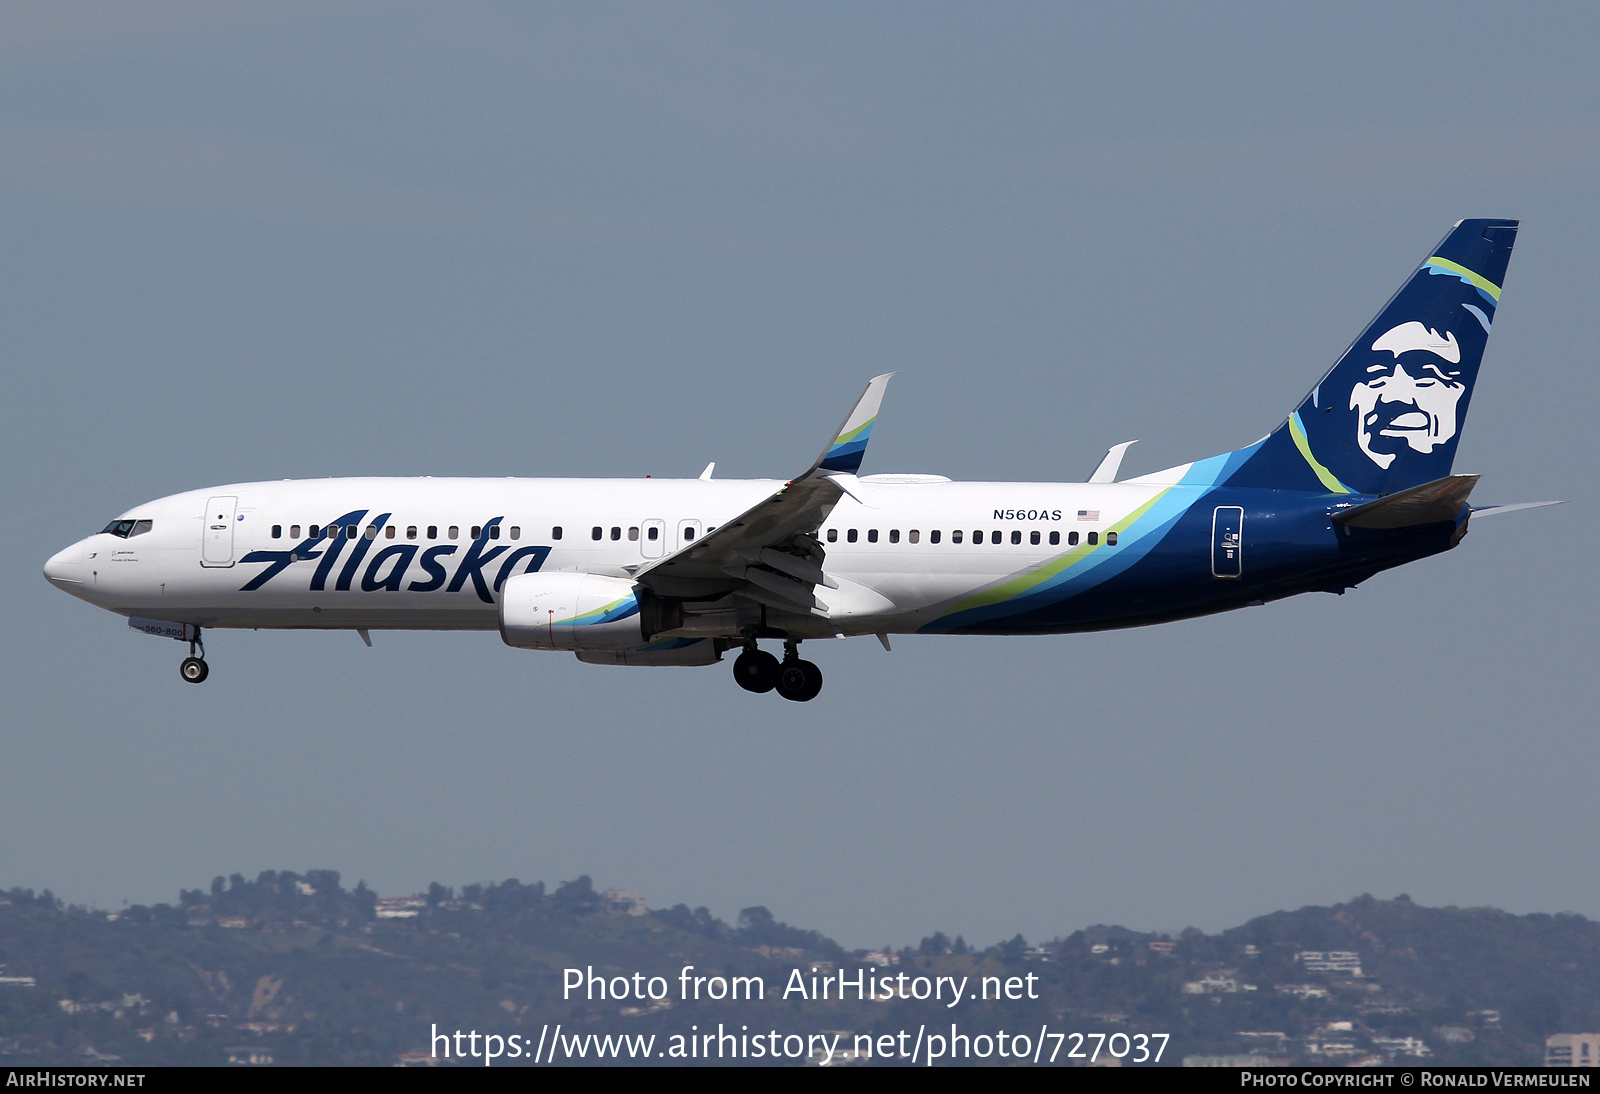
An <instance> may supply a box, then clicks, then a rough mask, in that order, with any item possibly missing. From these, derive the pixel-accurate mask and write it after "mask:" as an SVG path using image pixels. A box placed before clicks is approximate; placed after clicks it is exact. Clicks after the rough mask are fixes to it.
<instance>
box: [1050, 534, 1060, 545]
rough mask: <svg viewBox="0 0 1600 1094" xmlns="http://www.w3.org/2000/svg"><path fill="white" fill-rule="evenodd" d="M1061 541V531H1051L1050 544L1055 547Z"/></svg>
mask: <svg viewBox="0 0 1600 1094" xmlns="http://www.w3.org/2000/svg"><path fill="white" fill-rule="evenodd" d="M1060 542H1061V533H1060V532H1051V533H1050V546H1052V547H1055V546H1056V545H1058V544H1059V543H1060Z"/></svg>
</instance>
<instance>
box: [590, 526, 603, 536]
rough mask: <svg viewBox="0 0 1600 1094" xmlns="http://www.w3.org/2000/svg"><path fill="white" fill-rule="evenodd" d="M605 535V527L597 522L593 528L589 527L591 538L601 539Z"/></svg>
mask: <svg viewBox="0 0 1600 1094" xmlns="http://www.w3.org/2000/svg"><path fill="white" fill-rule="evenodd" d="M603 535H605V532H604V530H603V529H601V527H600V526H599V525H598V524H596V525H595V526H594V527H593V528H591V529H589V538H590V539H599V538H600V537H601V536H603Z"/></svg>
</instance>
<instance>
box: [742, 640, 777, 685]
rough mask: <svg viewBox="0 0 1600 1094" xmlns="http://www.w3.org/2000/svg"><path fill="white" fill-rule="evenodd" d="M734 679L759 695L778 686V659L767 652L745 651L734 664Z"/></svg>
mask: <svg viewBox="0 0 1600 1094" xmlns="http://www.w3.org/2000/svg"><path fill="white" fill-rule="evenodd" d="M733 679H734V681H735V682H737V683H738V685H739V686H740V687H742V688H744V690H746V691H753V692H755V693H756V694H757V695H760V694H762V693H764V692H768V691H771V690H772V689H773V688H775V687H777V686H778V659H777V658H776V657H774V656H772V654H770V653H768V652H767V651H766V650H745V651H744V652H743V653H741V654H740V655H739V656H738V657H737V658H735V659H734V662H733Z"/></svg>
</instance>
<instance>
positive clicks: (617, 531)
mask: <svg viewBox="0 0 1600 1094" xmlns="http://www.w3.org/2000/svg"><path fill="white" fill-rule="evenodd" d="M611 538H612V539H621V538H622V529H621V528H618V527H617V526H616V525H614V524H613V525H612V526H611Z"/></svg>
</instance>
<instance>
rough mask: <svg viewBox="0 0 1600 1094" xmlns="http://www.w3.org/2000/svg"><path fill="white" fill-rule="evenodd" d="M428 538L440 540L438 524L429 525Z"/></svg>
mask: <svg viewBox="0 0 1600 1094" xmlns="http://www.w3.org/2000/svg"><path fill="white" fill-rule="evenodd" d="M428 538H429V539H438V538H439V526H438V525H437V524H430V525H428Z"/></svg>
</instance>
